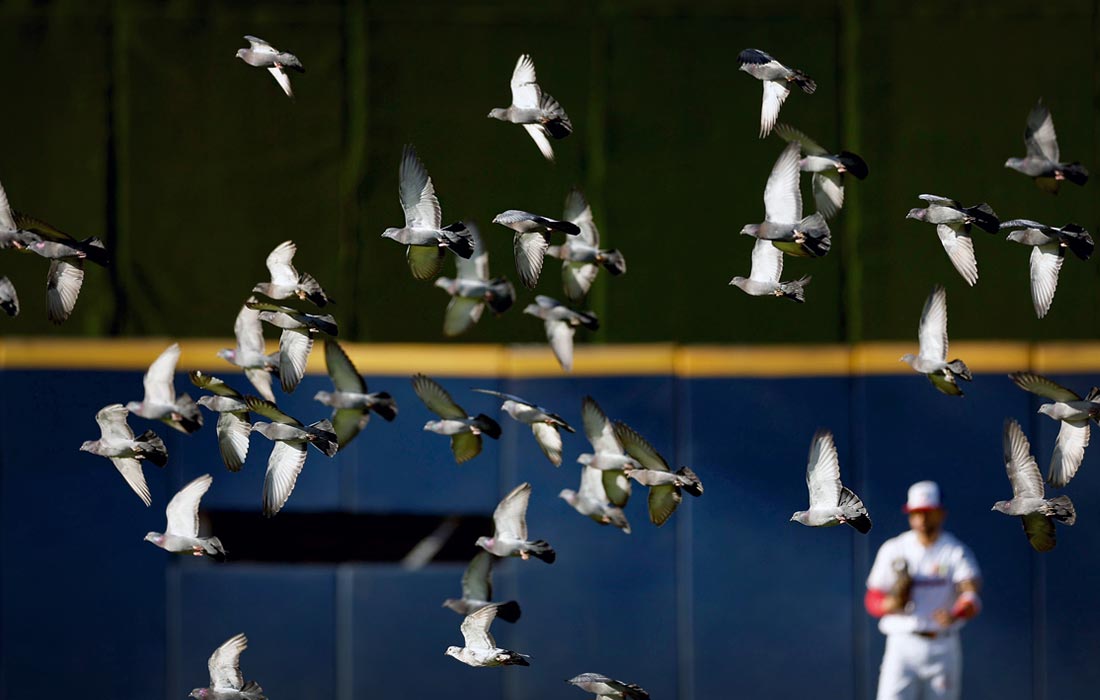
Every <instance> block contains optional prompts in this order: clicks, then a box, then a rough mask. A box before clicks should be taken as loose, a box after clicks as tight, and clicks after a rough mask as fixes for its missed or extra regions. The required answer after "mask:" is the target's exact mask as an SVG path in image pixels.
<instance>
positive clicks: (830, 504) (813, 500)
mask: <svg viewBox="0 0 1100 700" xmlns="http://www.w3.org/2000/svg"><path fill="white" fill-rule="evenodd" d="M806 486H807V488H808V489H809V492H810V509H811V510H812V509H815V508H835V507H836V506H837V505H838V504H839V503H840V491H841V488H842V486H841V483H840V457H839V456H838V455H837V453H836V443H835V442H834V441H833V434H832V433H831V432H829V431H828V430H818V431H817V432H816V433H814V439H813V442H812V443H810V457H809V460H808V461H807V462H806Z"/></svg>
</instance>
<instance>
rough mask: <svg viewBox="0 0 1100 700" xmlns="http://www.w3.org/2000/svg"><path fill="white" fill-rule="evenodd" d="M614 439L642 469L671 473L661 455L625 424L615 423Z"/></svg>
mask: <svg viewBox="0 0 1100 700" xmlns="http://www.w3.org/2000/svg"><path fill="white" fill-rule="evenodd" d="M615 437H617V438H619V442H621V443H622V446H623V449H624V450H626V453H627V454H628V455H630V456H631V457H633V458H634V459H636V460H638V463H639V464H641V465H642V466H643V467H644V468H646V469H653V470H656V471H662V472H668V471H672V470H671V469H669V466H668V462H667V461H665V458H664V457H662V456H661V453H660V452H658V451H657V450H655V449H653V446H652V445H650V444H649V442H647V441H646V439H645V438H644V437H642V436H641V435H640V434H639V433H638V432H637V431H635V430H634V429H633V428H631V427H630V426H629V425H627V424H626V423H623V422H622V421H615Z"/></svg>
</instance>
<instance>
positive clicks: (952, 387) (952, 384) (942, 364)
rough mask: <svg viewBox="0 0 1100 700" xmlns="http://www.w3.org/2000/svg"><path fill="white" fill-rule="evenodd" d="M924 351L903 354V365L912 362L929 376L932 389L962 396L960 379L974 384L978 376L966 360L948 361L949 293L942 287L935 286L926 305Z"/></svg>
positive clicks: (920, 333) (921, 332)
mask: <svg viewBox="0 0 1100 700" xmlns="http://www.w3.org/2000/svg"><path fill="white" fill-rule="evenodd" d="M917 338H918V340H919V341H920V352H919V353H918V354H917V355H916V356H914V355H912V354H907V355H903V356H902V358H901V360H900V362H905V363H908V364H909V366H910V367H912V368H913V369H914V370H916V371H917V372H920V373H921V374H923V375H925V376H926V377H928V381H930V382H932V386H934V387H936V388H937V389H939V390H940V391H942V392H943V393H945V394H947V395H949V396H962V395H963V391H962V389H961V388H959V381H958V380H959V379H965V380H966V381H968V382H969V381H971V380H972V379H973V378H974V377H973V376H972V375H971V374H970V369H969V368H967V366H966V363H964V362H963V361H962V360H958V359H955V360H951V361H950V362H948V361H947V349H948V341H947V291H946V290H945V289H944V288H943V286H942V285H939V284H937V285H936V286H934V287H932V293H931V294H929V295H928V299H927V300H926V301H925V302H924V309H923V310H922V311H921V314H920V327H919V328H918V329H917Z"/></svg>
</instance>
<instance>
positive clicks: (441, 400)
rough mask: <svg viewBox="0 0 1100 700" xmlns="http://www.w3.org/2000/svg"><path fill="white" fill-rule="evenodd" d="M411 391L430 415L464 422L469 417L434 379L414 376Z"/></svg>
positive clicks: (419, 375)
mask: <svg viewBox="0 0 1100 700" xmlns="http://www.w3.org/2000/svg"><path fill="white" fill-rule="evenodd" d="M412 384H413V391H415V392H416V395H417V396H419V397H420V400H421V401H423V402H424V405H425V406H427V407H428V410H430V411H431V412H432V413H434V414H436V415H437V416H439V417H440V418H455V419H458V420H465V419H466V418H468V417H469V415H468V414H467V413H466V411H465V410H464V409H463V408H462V407H461V406H459V405H458V404H457V403H455V401H454V399H452V398H451V395H450V394H448V393H447V390H446V389H444V388H443V387H441V386H440V385H439V384H438V383H437V382H436V381H435V380H434V379H432V378H431V377H428V376H427V375H423V374H416V375H414V376H413V378H412Z"/></svg>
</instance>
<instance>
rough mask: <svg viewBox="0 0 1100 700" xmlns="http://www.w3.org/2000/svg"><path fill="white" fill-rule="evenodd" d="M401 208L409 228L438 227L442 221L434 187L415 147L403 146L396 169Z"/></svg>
mask: <svg viewBox="0 0 1100 700" xmlns="http://www.w3.org/2000/svg"><path fill="white" fill-rule="evenodd" d="M398 180H399V181H400V183H401V186H400V188H399V190H400V194H401V208H402V209H404V210H405V225H406V226H408V227H409V228H428V229H438V228H439V226H440V224H441V223H442V221H443V213H442V212H441V211H440V209H439V200H438V199H436V197H435V187H434V186H433V185H432V179H431V178H430V177H428V171H427V169H425V168H424V164H423V163H421V162H420V159H419V158H418V157H417V156H416V149H415V148H413V147H412V146H405V149H404V150H403V151H402V153H401V167H400V169H399V170H398Z"/></svg>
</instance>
